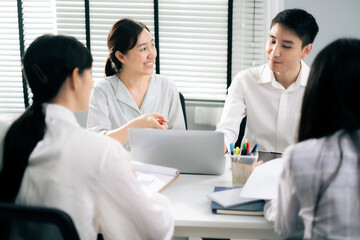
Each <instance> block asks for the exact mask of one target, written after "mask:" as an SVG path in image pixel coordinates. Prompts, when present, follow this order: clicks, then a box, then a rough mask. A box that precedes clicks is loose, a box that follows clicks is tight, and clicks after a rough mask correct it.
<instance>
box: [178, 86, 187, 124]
mask: <svg viewBox="0 0 360 240" xmlns="http://www.w3.org/2000/svg"><path fill="white" fill-rule="evenodd" d="M179 97H180V103H181V108H182V111H183V114H184V121H185V128H186V130H187V129H188V127H187V118H186V109H185V98H184V95H183V94H182V93H181V92H179Z"/></svg>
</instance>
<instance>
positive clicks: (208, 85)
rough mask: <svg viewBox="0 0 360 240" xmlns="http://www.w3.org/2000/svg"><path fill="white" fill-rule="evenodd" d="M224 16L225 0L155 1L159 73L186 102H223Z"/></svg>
mask: <svg viewBox="0 0 360 240" xmlns="http://www.w3.org/2000/svg"><path fill="white" fill-rule="evenodd" d="M227 15H228V1H227V0H208V1H202V0H184V1H179V0H159V41H160V43H159V44H160V73H161V74H163V75H166V76H169V77H172V78H173V79H174V80H175V82H176V85H177V87H178V90H179V91H180V92H182V93H183V94H184V96H185V98H186V99H207V100H224V99H225V96H226V81H227V80H226V76H227Z"/></svg>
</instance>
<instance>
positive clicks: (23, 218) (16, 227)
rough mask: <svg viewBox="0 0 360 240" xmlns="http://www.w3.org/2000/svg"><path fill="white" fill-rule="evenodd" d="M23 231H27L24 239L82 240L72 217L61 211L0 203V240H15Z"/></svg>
mask: <svg viewBox="0 0 360 240" xmlns="http://www.w3.org/2000/svg"><path fill="white" fill-rule="evenodd" d="M30 225H31V228H24V226H27V227H29V226H30ZM21 231H26V233H25V232H24V234H26V235H25V236H23V237H24V238H22V239H34V236H36V237H35V239H64V240H65V239H66V240H79V239H80V238H79V235H78V233H77V231H76V228H75V225H74V223H73V221H72V219H71V217H70V216H69V215H68V214H67V213H65V212H63V211H61V210H59V209H54V208H45V207H30V206H21V205H15V204H10V203H1V202H0V239H13V236H14V235H19V234H20V235H21V234H22V232H21ZM49 235H50V236H49Z"/></svg>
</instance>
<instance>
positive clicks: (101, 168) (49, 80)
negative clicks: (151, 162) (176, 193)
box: [0, 35, 173, 239]
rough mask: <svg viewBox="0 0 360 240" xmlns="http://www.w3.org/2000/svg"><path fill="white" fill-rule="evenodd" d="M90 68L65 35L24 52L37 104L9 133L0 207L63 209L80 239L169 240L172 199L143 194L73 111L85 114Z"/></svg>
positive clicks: (104, 140)
mask: <svg viewBox="0 0 360 240" xmlns="http://www.w3.org/2000/svg"><path fill="white" fill-rule="evenodd" d="M75 56H76V57H75ZM91 64H92V57H91V54H90V52H88V50H87V49H86V48H85V47H84V46H83V45H82V44H81V43H80V42H79V41H77V40H76V39H75V38H72V37H68V36H52V35H44V36H41V37H39V38H37V39H36V40H34V42H33V43H32V44H31V45H30V46H29V48H28V49H27V51H26V53H25V56H24V59H23V65H24V69H25V73H26V76H27V78H28V81H29V85H30V87H31V90H32V91H33V94H34V103H33V104H32V105H31V106H30V107H29V108H28V109H27V110H26V111H25V113H23V114H22V115H21V116H20V117H19V118H18V119H17V120H16V121H15V122H14V123H13V124H12V125H11V127H10V129H9V130H8V132H7V133H6V136H5V140H4V160H3V168H2V169H1V172H0V188H1V189H2V190H3V192H2V194H1V195H0V201H3V202H9V203H13V202H15V203H17V204H24V205H29V206H45V207H53V208H59V209H60V210H63V211H65V212H66V213H67V214H69V215H70V216H71V218H72V219H73V221H74V223H75V226H76V229H77V231H78V233H79V235H80V238H81V239H96V236H97V234H98V233H102V234H103V236H104V237H105V239H170V238H171V236H172V233H173V219H172V216H171V214H169V213H168V210H167V208H169V201H168V200H167V198H165V197H164V196H161V195H160V194H158V193H154V194H153V195H148V196H146V195H145V193H144V192H143V191H142V190H141V188H140V186H139V184H138V182H137V179H136V177H135V175H134V173H133V169H132V167H131V158H130V156H129V154H128V153H127V151H126V150H125V149H124V148H123V147H122V146H121V144H119V143H118V142H117V141H115V140H113V139H111V138H108V137H105V136H101V135H98V134H95V133H91V132H88V131H87V130H85V129H82V128H81V127H80V126H79V124H78V123H77V122H76V118H75V116H74V112H75V111H83V110H86V109H87V108H88V104H89V96H90V92H91V88H92V85H93V82H92V77H91ZM22 230H26V229H22ZM45 239H51V237H48V238H45Z"/></svg>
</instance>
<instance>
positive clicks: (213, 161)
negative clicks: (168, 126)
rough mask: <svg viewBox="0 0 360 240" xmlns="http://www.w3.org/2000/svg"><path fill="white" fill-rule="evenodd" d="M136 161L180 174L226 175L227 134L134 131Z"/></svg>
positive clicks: (133, 147) (133, 148)
mask: <svg viewBox="0 0 360 240" xmlns="http://www.w3.org/2000/svg"><path fill="white" fill-rule="evenodd" d="M128 131H129V132H128V133H129V143H130V146H131V154H132V156H133V158H134V160H136V161H139V162H144V163H150V164H155V165H160V166H165V167H171V168H176V169H179V171H180V173H191V174H222V173H223V172H224V168H225V158H224V134H223V133H220V132H215V131H193V130H158V129H144V128H131V129H129V130H128Z"/></svg>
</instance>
